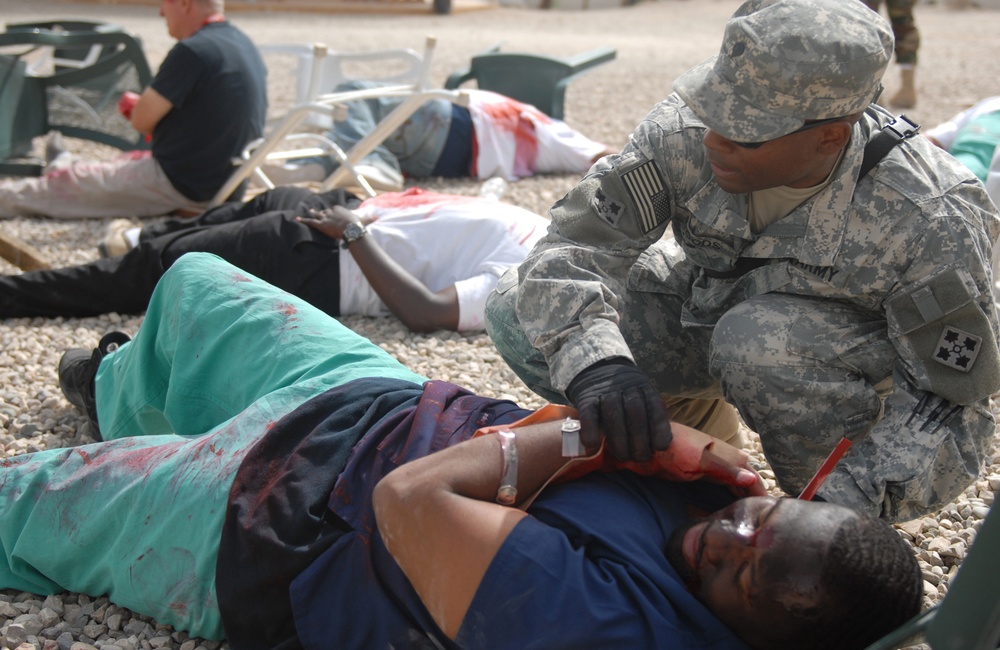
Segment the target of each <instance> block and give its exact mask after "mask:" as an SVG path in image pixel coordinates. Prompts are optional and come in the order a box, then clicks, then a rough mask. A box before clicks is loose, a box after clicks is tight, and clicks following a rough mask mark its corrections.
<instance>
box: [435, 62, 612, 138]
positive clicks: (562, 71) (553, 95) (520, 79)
mask: <svg viewBox="0 0 1000 650" xmlns="http://www.w3.org/2000/svg"><path fill="white" fill-rule="evenodd" d="M617 54H618V52H617V50H615V49H614V48H612V47H601V48H597V49H595V50H591V51H589V52H584V53H582V54H578V55H576V56H571V57H565V58H558V57H550V56H544V55H540V54H524V53H506V52H500V47H499V46H496V47H493V48H492V49H490V50H488V51H486V52H483V53H481V54H477V55H476V56H474V57H472V63H471V65H470V66H469V67H468V68H466V69H464V70H459V71H457V72H454V73H452V74H451V75H449V77H448V79H447V80H446V81H445V84H444V87H445V88H448V89H454V88H458V87H459V86H461V85H462V84H464V83H466V82H468V81H472V80H475V81H476V84H477V86H478V87H479V88H481V89H483V90H492V91H493V92H496V93H500V94H501V95H506V96H507V97H511V98H513V99H516V100H518V101H521V102H524V103H525V104H531V105H532V106H535V107H536V108H538V109H539V110H541V111H542V112H543V113H545V114H547V115H549V116H550V117H554V118H556V119H559V120H561V119H564V118H563V116H564V114H565V111H564V104H565V100H566V87H567V86H568V85H569V83H570V82H571V81H573V79H575V78H577V77H578V76H580V75H581V74H583V73H585V72H587V71H589V70H590V69H592V68H594V67H595V66H598V65H601V64H603V63H607V62H609V61H611V60H613V59H614V58H615V56H617Z"/></svg>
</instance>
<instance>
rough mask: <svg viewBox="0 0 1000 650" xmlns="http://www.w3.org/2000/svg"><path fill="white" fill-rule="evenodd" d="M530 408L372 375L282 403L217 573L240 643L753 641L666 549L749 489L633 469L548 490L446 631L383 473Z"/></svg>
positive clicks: (413, 646) (716, 645) (249, 470)
mask: <svg viewBox="0 0 1000 650" xmlns="http://www.w3.org/2000/svg"><path fill="white" fill-rule="evenodd" d="M527 414H528V411H525V410H522V409H520V408H518V407H517V406H516V405H515V404H513V403H511V402H508V401H504V400H495V399H487V398H483V397H479V396H476V395H472V394H470V393H469V392H468V391H467V390H465V389H462V388H460V387H458V386H455V385H453V384H449V383H446V382H439V381H429V382H427V383H425V384H424V385H423V386H417V385H415V384H411V383H408V382H403V381H399V380H388V379H376V378H372V379H363V380H357V381H354V382H350V383H348V384H345V385H344V386H340V387H337V388H335V389H331V390H330V391H327V392H326V393H324V394H323V395H321V396H318V397H316V398H313V399H312V400H310V401H309V402H307V403H306V404H304V405H303V406H302V407H300V408H299V409H296V411H294V412H293V413H290V414H289V415H288V416H286V417H285V418H282V420H281V421H279V422H278V423H276V424H275V426H274V427H272V429H271V430H269V432H268V434H267V435H266V436H265V437H264V438H263V439H262V440H261V442H260V443H258V444H257V445H256V446H255V447H254V449H253V450H252V452H251V453H250V454H249V455H248V456H247V458H246V459H245V460H244V462H243V464H242V465H241V467H240V470H239V472H238V474H237V478H236V481H235V482H234V485H233V489H232V492H231V494H230V504H229V511H228V513H227V517H226V523H225V526H224V528H223V534H222V540H221V545H220V551H219V562H218V565H217V572H216V582H217V589H218V597H219V606H220V610H221V612H222V616H223V622H224V625H225V628H226V634H227V637H228V639H229V643H230V645H231V646H232V647H233V648H234V650H237V649H238V650H244V649H246V650H250V649H258V648H259V649H261V650H263V649H267V650H275V649H280V650H286V649H288V650H290V649H292V648H296V649H297V648H307V649H310V650H329V649H330V648H344V649H345V650H353V649H356V648H357V649H361V648H365V649H367V648H390V647H391V648H407V649H409V650H417V649H423V648H427V649H432V648H433V649H436V650H441V649H442V648H445V649H452V648H459V647H461V648H483V649H485V650H497V649H502V648H511V649H517V650H521V649H523V648H532V647H539V648H542V647H544V648H560V649H563V648H573V647H586V648H646V647H669V648H672V649H673V648H676V649H679V650H680V649H685V648H691V649H694V648H699V649H701V648H708V649H711V650H747V646H746V645H745V644H744V643H743V642H742V641H740V640H739V639H738V638H737V637H736V636H735V635H734V634H733V632H731V631H730V630H729V629H727V628H726V627H725V626H724V625H723V624H722V623H721V622H720V621H719V620H718V619H717V618H715V616H714V615H712V613H711V612H709V611H708V610H707V609H706V608H705V607H704V606H703V605H702V604H701V603H700V602H698V600H697V599H695V598H694V596H692V595H691V594H690V593H688V592H687V590H686V589H685V587H684V585H683V583H682V582H681V580H680V578H679V577H678V576H677V574H676V572H675V571H674V570H673V569H672V568H671V567H670V565H669V564H668V563H667V562H666V559H665V557H664V555H663V548H664V546H665V544H666V540H667V539H668V538H669V536H670V534H671V532H672V531H673V530H674V529H675V528H676V527H677V526H678V525H679V524H681V523H683V522H685V521H686V520H687V518H688V507H689V506H693V507H695V508H697V509H699V510H706V511H710V510H715V509H717V508H720V507H723V506H724V505H726V504H727V503H729V502H731V501H732V495H731V494H730V493H729V492H728V491H727V490H725V489H723V488H721V487H720V486H716V485H710V484H700V483H699V484H674V483H666V482H664V481H660V480H656V479H649V478H644V477H640V476H637V475H635V474H632V473H630V472H617V473H613V474H595V475H590V476H587V477H584V478H582V479H580V480H577V481H573V482H572V483H567V484H563V485H558V486H555V487H553V488H550V489H548V490H546V491H545V492H543V493H542V494H541V495H540V496H539V498H538V499H537V500H536V501H535V502H534V503H533V504H532V506H531V508H529V510H528V512H529V514H531V515H532V517H529V518H526V519H525V520H524V521H522V522H521V523H519V524H518V525H517V527H515V529H514V531H513V532H512V533H511V535H510V537H509V538H508V539H507V541H506V542H505V543H504V544H503V546H502V548H501V550H500V552H499V553H498V555H497V556H496V558H495V559H494V561H493V563H492V564H491V566H490V569H489V570H488V571H487V574H486V575H485V576H484V578H483V582H482V584H481V585H480V587H479V590H478V591H477V595H476V597H475V599H474V600H473V602H472V604H471V606H470V609H469V612H468V614H467V616H466V618H465V620H464V622H463V624H462V627H461V629H460V632H459V637H458V639H457V640H456V641H457V642H452V641H451V640H450V639H448V638H447V637H445V636H444V634H442V632H441V630H440V629H439V628H438V627H437V625H436V624H435V623H434V621H433V619H432V618H431V616H430V614H429V613H428V612H427V610H426V608H425V607H424V606H423V604H422V602H421V601H420V599H419V597H418V596H417V594H416V592H415V591H414V589H413V587H412V586H411V585H410V583H409V581H408V580H407V579H406V576H405V575H404V574H403V572H402V570H401V569H400V568H399V565H398V564H396V562H395V561H394V560H393V558H392V556H391V555H390V554H389V552H388V551H387V550H386V548H385V545H384V544H383V542H382V539H381V536H380V535H379V532H378V528H377V526H376V523H375V516H374V511H373V508H372V503H371V495H372V489H373V488H374V486H375V484H376V483H378V481H379V480H380V479H381V478H382V477H383V476H385V475H386V474H388V473H389V472H390V471H392V470H393V469H395V468H396V467H399V466H400V465H402V464H404V463H406V462H408V461H410V460H413V459H415V458H420V457H423V456H426V455H428V454H431V453H434V452H436V451H439V450H441V449H443V448H445V447H449V446H451V445H454V444H457V443H458V442H461V441H462V440H466V439H468V438H469V437H471V436H472V434H473V433H474V432H475V431H476V429H478V428H479V427H483V426H490V425H496V424H503V423H510V422H513V421H515V420H518V419H521V418H522V417H524V416H526V415H527ZM249 594H253V597H249V596H248V595H249ZM515 621H516V624H514V623H513V622H515Z"/></svg>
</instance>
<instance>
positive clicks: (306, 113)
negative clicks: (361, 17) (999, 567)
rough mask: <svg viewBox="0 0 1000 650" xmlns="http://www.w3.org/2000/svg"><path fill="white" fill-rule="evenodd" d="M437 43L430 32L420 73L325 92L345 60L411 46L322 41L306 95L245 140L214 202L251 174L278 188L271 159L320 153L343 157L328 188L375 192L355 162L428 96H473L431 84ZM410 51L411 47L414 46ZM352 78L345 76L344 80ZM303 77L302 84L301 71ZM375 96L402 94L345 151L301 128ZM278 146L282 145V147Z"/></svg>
mask: <svg viewBox="0 0 1000 650" xmlns="http://www.w3.org/2000/svg"><path fill="white" fill-rule="evenodd" d="M435 44H436V39H434V38H430V37H429V38H427V41H426V43H425V45H424V54H423V56H422V57H420V66H419V70H418V72H417V74H416V75H413V74H410V73H407V74H406V75H404V76H402V77H399V81H400V82H399V83H391V82H389V80H391V79H393V77H379V78H378V79H379V80H380V81H383V82H389V85H385V86H379V87H377V88H369V89H364V90H353V91H347V92H339V93H326V94H315V93H316V88H322V87H325V85H326V84H327V83H328V82H329V81H330V80H335V79H337V78H338V77H336V75H337V74H339V72H328V71H329V70H335V71H342V70H343V67H342V65H343V63H344V62H345V61H348V60H364V61H367V62H375V61H378V60H379V54H380V53H385V52H389V53H392V54H394V55H399V53H401V52H408V50H383V51H378V52H370V53H357V54H354V53H351V54H346V55H339V54H337V53H332V54H331V53H330V52H329V51H325V50H324V49H323V48H322V46H314V47H313V49H312V50H311V51H312V52H313V57H314V59H313V60H314V62H318V61H322V62H323V63H322V65H319V64H314V65H312V66H311V67H310V68H309V69H308V78H307V80H306V82H305V84H304V87H305V88H306V90H305V91H303V92H304V96H305V97H307V98H308V100H307V101H305V102H302V103H299V104H298V105H296V106H295V107H293V108H292V109H291V110H289V111H288V112H287V113H286V114H285V115H284V116H283V117H281V118H280V119H279V120H278V121H277V122H276V123H275V124H274V125H273V126H272V127H270V128H269V131H268V133H267V135H266V136H265V137H263V138H260V139H258V140H256V141H254V142H251V143H250V144H249V145H247V146H246V148H245V149H244V151H243V156H242V160H241V161H237V162H238V163H239V167H237V168H236V170H235V171H234V172H233V174H232V176H230V178H229V179H228V180H227V181H226V183H225V184H224V185H223V186H222V187H221V188H220V189H219V191H218V192H217V193H216V195H215V197H213V199H212V201H211V203H210V205H211V206H215V205H219V204H220V203H222V202H223V201H225V200H226V199H227V198H228V197H229V196H230V195H232V193H233V192H234V191H235V190H236V189H237V188H238V187H239V186H240V184H241V183H242V182H243V181H245V180H246V179H247V178H249V177H250V176H251V175H252V176H254V177H255V178H256V179H257V180H258V181H259V182H260V183H261V184H262V185H263V186H264V187H265V188H267V189H274V184H273V183H272V182H271V180H270V179H269V178H268V177H267V174H266V173H265V171H264V169H263V167H264V166H265V164H266V163H268V162H280V161H283V160H288V159H293V158H307V157H311V156H317V155H330V156H332V157H333V158H334V159H335V160H337V161H338V162H339V166H338V167H337V169H335V170H334V172H333V174H331V175H330V176H329V177H328V178H327V179H326V180H325V181H323V189H324V190H328V189H332V188H335V187H344V186H346V185H348V184H350V185H353V186H356V187H360V188H361V189H362V190H363V191H364V192H365V193H366V194H367V195H368V196H374V195H375V191H374V190H373V189H372V187H371V186H370V185H369V183H368V181H366V180H365V178H364V177H363V176H362V175H361V174H359V173H358V172H357V169H356V168H355V165H356V164H357V163H358V162H360V161H361V160H362V159H363V158H364V157H365V156H367V155H368V154H369V153H371V152H372V150H374V149H375V147H377V146H378V145H379V144H381V143H382V141H383V140H385V139H386V138H387V137H388V136H389V134H391V133H392V132H393V131H395V130H396V129H397V128H398V127H399V126H401V125H402V124H403V122H405V121H406V119H407V118H409V117H410V116H411V115H412V114H413V113H415V112H416V111H417V110H418V109H419V108H420V107H421V106H422V105H423V104H425V103H427V102H428V101H431V100H434V99H447V100H448V101H451V102H453V103H456V104H459V105H462V106H466V105H468V102H469V98H468V92H466V91H463V90H446V89H431V88H429V78H430V66H431V59H432V57H433V52H434V46H435ZM290 51H291V50H290ZM296 51H297V52H298V53H299V54H301V53H302V50H296ZM409 51H410V52H412V51H411V50H409ZM404 57H405V58H409V55H404ZM390 58H391V57H390ZM338 59H339V61H338ZM333 62H337V63H333ZM300 72H301V67H300ZM324 75H325V76H324ZM350 78H351V77H345V78H343V79H342V81H346V80H348V79H350ZM299 81H300V85H301V82H302V75H301V74H300V76H299ZM334 83H338V84H339V83H341V81H334ZM377 97H401V98H403V102H402V103H401V104H400V105H399V106H397V107H396V108H395V109H394V110H393V111H392V112H390V113H389V115H387V116H386V117H385V119H383V120H382V121H381V122H379V124H378V125H377V126H376V128H375V129H374V130H372V132H371V133H369V134H368V135H367V136H365V137H364V138H362V139H361V140H360V141H359V142H358V143H357V144H355V145H354V146H353V147H352V148H351V149H350V150H349V151H346V152H345V151H344V150H343V149H342V148H341V147H340V146H339V145H337V143H335V142H334V141H333V140H331V139H330V138H329V137H327V136H326V135H325V134H321V133H315V132H302V131H300V130H301V129H302V128H303V127H305V126H307V124H308V121H309V120H310V118H313V119H315V118H320V119H321V120H322V122H321V123H328V124H331V125H332V124H333V121H334V120H336V119H343V117H344V116H345V115H346V111H347V106H346V105H347V103H349V102H351V101H361V100H365V99H372V98H377ZM290 146H291V148H289V147H290ZM279 147H280V148H281V149H280V150H279Z"/></svg>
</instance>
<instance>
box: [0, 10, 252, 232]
mask: <svg viewBox="0 0 1000 650" xmlns="http://www.w3.org/2000/svg"><path fill="white" fill-rule="evenodd" d="M160 15H161V16H163V18H164V19H165V20H166V23H167V30H168V31H169V32H170V35H171V36H172V37H174V38H176V39H178V43H177V44H176V45H174V47H173V48H172V49H171V50H170V52H168V53H167V56H166V58H165V59H164V60H163V63H162V65H161V66H160V69H159V71H158V72H157V73H156V76H155V77H154V78H153V81H152V82H151V83H150V85H149V87H147V88H146V89H145V90H144V91H143V93H142V95H141V96H139V98H138V101H137V102H136V103H135V104H134V106H129V102H128V100H127V98H126V100H125V101H123V103H121V104H120V105H119V106H120V107H122V112H123V113H124V114H125V117H126V118H128V119H129V121H130V122H131V123H132V126H133V127H134V128H135V129H136V130H137V131H139V132H140V133H144V134H147V135H149V136H151V137H152V150H151V152H131V153H128V154H124V155H122V156H120V157H118V158H117V159H115V160H112V161H109V162H95V161H92V160H74V159H72V157H71V156H70V155H69V154H68V153H61V154H60V153H59V151H58V146H55V147H54V149H55V150H47V151H46V157H47V158H51V159H52V161H51V165H50V167H51V168H52V169H50V170H49V171H48V172H47V173H46V174H45V175H43V176H41V177H39V178H20V179H13V180H7V181H4V182H2V183H0V216H5V217H12V216H22V215H43V216H49V217H60V218H71V217H112V216H123V217H124V216H153V215H160V214H167V213H171V212H174V211H175V210H182V211H191V212H194V213H195V214H196V213H197V212H200V211H201V210H204V209H205V206H206V205H207V203H208V201H209V200H210V199H211V198H212V197H213V196H214V195H215V193H216V192H217V191H218V190H219V188H220V187H222V184H223V183H225V182H226V179H227V178H229V176H230V174H232V172H233V165H232V160H233V158H234V157H238V156H239V155H240V153H241V152H242V151H243V147H245V146H246V145H247V143H249V142H250V141H252V140H254V139H256V138H259V137H260V136H261V134H262V133H263V130H264V120H265V118H266V117H267V79H266V77H267V71H266V69H265V67H264V62H263V60H262V59H261V57H260V54H259V53H258V52H257V48H256V46H254V44H253V43H252V42H251V41H250V39H249V38H247V36H246V35H245V34H244V33H243V32H241V31H240V30H239V29H237V28H236V27H235V26H233V25H232V24H231V23H229V22H227V21H226V20H225V18H224V17H223V0H163V1H162V2H161V3H160ZM50 145H54V143H53V142H51V141H50ZM52 148H53V147H50V149H52Z"/></svg>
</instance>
